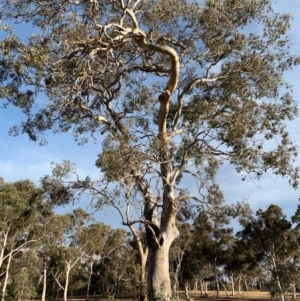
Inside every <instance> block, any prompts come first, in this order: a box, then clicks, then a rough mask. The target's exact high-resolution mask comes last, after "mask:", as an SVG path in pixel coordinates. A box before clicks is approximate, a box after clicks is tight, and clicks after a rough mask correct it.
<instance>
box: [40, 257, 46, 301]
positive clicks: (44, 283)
mask: <svg viewBox="0 0 300 301" xmlns="http://www.w3.org/2000/svg"><path fill="white" fill-rule="evenodd" d="M43 276H44V277H43V292H42V299H41V301H46V289H47V263H46V262H45V266H44V275H43Z"/></svg>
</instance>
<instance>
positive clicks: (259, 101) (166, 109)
mask: <svg viewBox="0 0 300 301" xmlns="http://www.w3.org/2000/svg"><path fill="white" fill-rule="evenodd" d="M0 12H1V15H2V18H3V20H4V21H6V22H8V24H11V23H12V22H16V23H20V22H27V23H30V24H31V25H33V26H34V33H33V34H32V35H31V36H30V37H29V38H28V39H22V38H21V37H19V36H18V35H17V33H14V32H13V31H12V30H11V28H10V27H9V25H7V24H2V25H1V29H2V31H3V32H4V35H5V36H4V38H3V39H2V40H1V42H0V98H1V100H2V101H3V103H4V106H7V105H8V104H13V105H15V106H17V107H19V108H21V109H22V111H23V112H24V114H25V116H26V117H25V119H24V121H22V122H21V123H20V124H18V125H16V126H14V127H13V128H12V129H11V133H12V134H19V133H26V134H28V136H29V138H30V139H31V140H33V141H39V142H40V143H41V144H44V143H45V133H46V132H47V131H49V130H52V131H54V132H59V131H62V132H67V131H71V132H72V133H73V135H74V137H75V139H76V140H77V141H78V143H79V144H81V143H86V142H87V141H88V139H94V140H97V139H99V137H101V136H102V138H101V141H102V148H101V150H100V152H99V154H98V158H97V160H96V158H95V160H96V166H97V167H98V168H100V170H101V171H102V176H103V178H102V179H101V180H102V182H101V185H102V186H103V187H105V188H106V187H108V185H109V183H114V185H116V186H118V185H119V184H121V186H122V185H123V186H122V187H128V185H132V186H133V187H134V189H135V190H136V192H137V195H138V198H137V200H142V202H143V204H144V213H143V222H144V224H145V225H146V228H147V229H148V235H147V240H148V247H149V257H148V258H149V262H150V263H149V266H150V267H151V268H150V271H151V272H150V273H149V275H150V276H149V278H148V279H149V281H148V289H149V294H150V299H151V300H157V298H159V296H160V293H161V292H160V291H161V289H162V283H164V289H163V296H165V297H166V298H170V294H171V288H170V281H169V273H168V269H169V266H168V250H169V247H170V245H171V243H172V241H173V240H174V239H175V238H176V237H177V235H178V231H177V228H176V225H175V220H176V213H177V211H178V208H179V206H180V205H181V204H183V203H184V202H187V201H191V200H192V201H196V202H198V204H200V205H208V206H212V205H214V203H216V202H219V201H220V200H221V201H222V198H221V197H220V196H221V192H220V191H219V188H218V185H217V184H216V183H215V176H216V173H217V171H218V168H219V167H220V166H221V164H223V163H224V162H225V161H228V162H230V163H231V164H233V165H234V166H235V167H236V169H237V171H238V172H242V173H243V174H245V175H247V174H250V175H251V176H253V177H255V178H258V179H259V178H260V177H261V176H262V174H264V173H265V172H270V171H271V172H273V173H275V174H278V175H281V176H284V177H287V178H288V179H289V181H290V183H291V185H292V186H293V187H297V186H298V178H299V174H298V168H297V167H295V166H294V165H293V162H294V159H295V157H296V156H297V149H296V146H295V145H294V144H293V143H292V142H291V140H290V138H289V133H288V131H287V129H286V122H287V121H288V120H292V119H293V118H294V117H295V116H296V115H297V114H298V108H297V103H296V101H295V100H294V99H293V97H292V94H291V87H290V86H289V84H288V83H286V82H285V81H284V73H285V71H287V70H289V69H290V68H292V67H293V66H294V65H297V64H298V63H299V61H300V60H299V57H298V56H294V55H292V54H291V53H290V42H289V39H288V37H287V30H288V29H289V26H290V19H291V15H289V14H279V13H276V12H274V10H273V8H272V1H271V0H245V1H237V0H203V1H187V0H186V1H182V0H180V1H179V0H168V1H166V0H127V1H124V0H103V1H96V0H93V1H87V0H78V1H72V0H69V1H65V0H55V1H51V2H50V1H49V2H45V1H43V0H33V1H23V0H22V1H21V0H16V1H3V3H2V5H1V10H0ZM182 179H186V180H188V181H190V182H191V179H193V181H194V182H193V183H195V184H194V186H195V187H196V189H190V191H188V189H187V188H188V187H185V186H184V185H182V183H183V181H182ZM97 184H99V182H98V183H97ZM94 187H95V183H93V182H92V181H91V180H90V179H89V178H87V179H86V180H85V181H83V182H81V183H77V184H76V185H75V186H73V188H77V189H81V190H90V191H93V192H95V191H96V190H93V189H94ZM119 187H120V186H119ZM155 189H156V190H157V193H155V192H154V191H155ZM99 191H102V190H101V189H100V190H99V189H98V190H97V192H98V194H99ZM161 257H163V258H164V260H163V264H162V265H161V264H160V265H159V264H158V258H161ZM154 275H155V277H154ZM155 279H156V280H155Z"/></svg>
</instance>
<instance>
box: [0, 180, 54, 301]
mask: <svg viewBox="0 0 300 301" xmlns="http://www.w3.org/2000/svg"><path fill="white" fill-rule="evenodd" d="M0 185H1V186H0V207H1V210H0V276H1V277H3V278H4V280H3V282H2V285H1V289H2V298H1V300H2V301H4V300H5V294H6V289H7V285H8V282H9V278H10V268H11V266H12V265H13V259H14V257H16V256H19V259H20V258H21V257H22V256H26V250H29V249H30V248H32V246H33V245H34V243H36V242H37V241H39V240H41V238H42V237H43V236H44V235H45V229H44V228H43V226H44V224H45V223H44V221H45V217H47V216H48V215H49V214H51V212H52V211H51V208H50V207H49V206H48V205H47V204H46V203H45V202H44V192H43V191H42V190H41V189H40V188H37V187H35V185H34V184H33V183H32V182H30V181H29V180H24V181H17V182H14V183H6V182H4V181H2V183H0Z"/></svg>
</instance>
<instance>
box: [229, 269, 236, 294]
mask: <svg viewBox="0 0 300 301" xmlns="http://www.w3.org/2000/svg"><path fill="white" fill-rule="evenodd" d="M230 278H231V294H232V296H235V290H234V281H233V274H231V277H230Z"/></svg>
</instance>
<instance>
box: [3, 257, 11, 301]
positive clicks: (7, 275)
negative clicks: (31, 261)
mask: <svg viewBox="0 0 300 301" xmlns="http://www.w3.org/2000/svg"><path fill="white" fill-rule="evenodd" d="M11 259H12V252H10V253H9V257H8V261H7V266H6V273H5V279H4V283H3V286H2V297H1V301H5V293H6V287H7V283H8V277H9V268H10V263H11Z"/></svg>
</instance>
